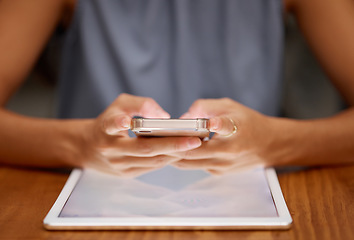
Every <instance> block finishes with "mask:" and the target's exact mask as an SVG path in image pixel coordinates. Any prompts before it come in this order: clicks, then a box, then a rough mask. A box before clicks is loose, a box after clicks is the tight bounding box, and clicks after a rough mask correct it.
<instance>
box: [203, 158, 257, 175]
mask: <svg viewBox="0 0 354 240" xmlns="http://www.w3.org/2000/svg"><path fill="white" fill-rule="evenodd" d="M263 165H264V164H263V163H262V162H260V161H259V158H257V157H254V158H249V157H244V158H238V159H237V161H235V162H234V164H233V165H232V167H230V168H225V169H218V168H209V169H207V171H208V172H209V173H211V174H215V175H222V174H230V173H239V172H244V171H248V170H250V169H253V168H255V167H261V166H263Z"/></svg>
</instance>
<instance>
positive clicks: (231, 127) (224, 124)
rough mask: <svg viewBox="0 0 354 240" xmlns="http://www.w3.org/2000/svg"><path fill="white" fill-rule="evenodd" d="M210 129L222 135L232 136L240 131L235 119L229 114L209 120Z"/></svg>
mask: <svg viewBox="0 0 354 240" xmlns="http://www.w3.org/2000/svg"><path fill="white" fill-rule="evenodd" d="M209 124H210V131H212V132H215V133H217V134H219V135H221V136H232V135H233V134H235V133H236V132H237V131H238V127H237V126H236V123H235V120H233V119H232V118H231V117H229V116H220V117H214V118H211V119H210V120H209Z"/></svg>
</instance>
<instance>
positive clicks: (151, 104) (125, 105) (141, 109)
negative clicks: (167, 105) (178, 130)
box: [114, 94, 170, 118]
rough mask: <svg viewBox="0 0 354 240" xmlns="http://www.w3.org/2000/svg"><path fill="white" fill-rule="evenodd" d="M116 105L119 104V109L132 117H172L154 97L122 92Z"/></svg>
mask: <svg viewBox="0 0 354 240" xmlns="http://www.w3.org/2000/svg"><path fill="white" fill-rule="evenodd" d="M114 105H115V106H119V109H121V110H122V111H123V112H125V113H127V114H128V115H129V116H131V117H133V116H141V117H146V118H170V115H169V114H168V113H167V112H166V111H165V110H163V109H162V107H160V105H159V104H157V102H156V101H155V100H153V99H152V98H147V97H139V96H133V95H130V94H121V95H120V96H119V97H118V98H117V99H116V100H115V102H114Z"/></svg>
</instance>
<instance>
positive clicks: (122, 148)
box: [102, 137, 202, 157]
mask: <svg viewBox="0 0 354 240" xmlns="http://www.w3.org/2000/svg"><path fill="white" fill-rule="evenodd" d="M201 144H202V141H201V139H200V138H198V137H161V138H158V137H155V138H154V137H152V138H146V137H140V138H120V139H119V140H118V141H117V143H116V147H114V148H113V147H112V148H106V149H104V150H102V154H103V155H104V156H111V157H114V156H118V157H120V156H131V157H152V156H157V155H165V154H172V153H176V152H182V151H188V150H192V149H195V148H198V147H200V146H201Z"/></svg>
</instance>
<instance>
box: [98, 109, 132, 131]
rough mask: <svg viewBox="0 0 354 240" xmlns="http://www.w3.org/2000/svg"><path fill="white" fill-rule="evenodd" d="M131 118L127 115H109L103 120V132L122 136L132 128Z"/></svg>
mask: <svg viewBox="0 0 354 240" xmlns="http://www.w3.org/2000/svg"><path fill="white" fill-rule="evenodd" d="M130 122H131V117H129V116H128V115H126V114H117V115H108V116H106V117H104V119H103V120H102V130H103V132H104V133H106V134H108V135H120V134H121V132H123V131H127V130H128V129H129V128H130Z"/></svg>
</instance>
